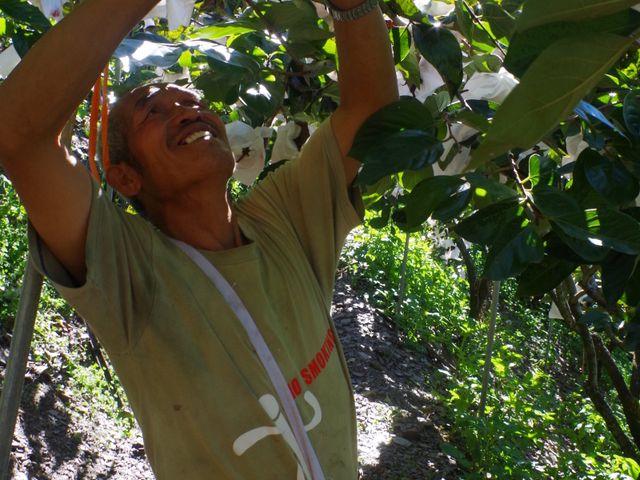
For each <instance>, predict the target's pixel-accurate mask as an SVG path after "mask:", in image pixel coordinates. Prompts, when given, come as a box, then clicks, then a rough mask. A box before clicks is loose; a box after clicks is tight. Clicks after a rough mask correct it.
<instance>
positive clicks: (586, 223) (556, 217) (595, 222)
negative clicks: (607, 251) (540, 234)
mask: <svg viewBox="0 0 640 480" xmlns="http://www.w3.org/2000/svg"><path fill="white" fill-rule="evenodd" d="M533 198H534V201H535V205H536V207H537V208H538V209H539V210H540V211H541V212H542V214H543V215H544V216H545V217H546V218H547V219H548V220H549V221H550V222H551V224H552V226H553V227H554V228H557V229H559V230H560V231H561V232H562V233H563V234H564V235H565V236H567V237H570V238H575V239H577V240H580V241H584V242H588V243H591V244H592V245H594V246H596V247H600V246H602V247H608V248H611V249H613V250H616V251H618V252H621V253H627V254H630V255H635V254H638V253H640V223H638V222H637V221H636V220H635V219H634V218H633V217H631V216H629V215H626V214H624V213H621V212H619V211H617V210H615V209H613V208H609V207H600V208H591V209H587V210H582V209H581V208H580V207H579V206H578V203H577V202H576V201H575V200H574V199H573V198H571V197H570V196H569V195H568V194H566V193H563V192H560V191H559V190H555V189H553V188H550V187H545V186H538V187H536V188H535V189H534V190H533Z"/></svg>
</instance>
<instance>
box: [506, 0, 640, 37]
mask: <svg viewBox="0 0 640 480" xmlns="http://www.w3.org/2000/svg"><path fill="white" fill-rule="evenodd" d="M637 3H638V2H637V1H636V0H562V1H561V2H556V1H553V0H527V1H525V2H524V8H523V9H522V15H520V17H519V18H518V22H517V23H516V28H517V29H518V31H520V32H522V31H524V30H527V29H529V28H532V27H536V26H538V25H543V24H545V23H553V22H561V21H563V20H567V21H570V22H579V21H581V20H589V19H593V18H598V17H603V16H605V15H611V14H612V13H615V12H617V11H620V10H624V9H626V8H629V7H633V6H634V5H636V4H637Z"/></svg>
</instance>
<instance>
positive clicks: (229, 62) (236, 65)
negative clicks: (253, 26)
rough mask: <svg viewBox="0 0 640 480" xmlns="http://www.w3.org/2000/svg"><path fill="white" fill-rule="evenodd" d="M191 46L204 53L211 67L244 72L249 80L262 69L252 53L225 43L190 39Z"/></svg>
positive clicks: (188, 44)
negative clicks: (246, 52)
mask: <svg viewBox="0 0 640 480" xmlns="http://www.w3.org/2000/svg"><path fill="white" fill-rule="evenodd" d="M185 45H186V46H188V47H189V48H191V49H193V50H195V51H197V52H200V53H202V54H204V55H205V56H206V57H207V61H208V62H209V65H211V68H213V69H217V70H219V71H220V72H221V73H222V72H230V71H235V72H242V73H243V74H244V75H245V78H246V79H247V80H249V79H253V77H255V76H256V75H257V74H258V72H259V71H260V64H259V63H258V62H257V61H256V60H255V59H254V58H253V57H252V56H250V55H247V54H245V53H242V52H239V51H237V50H235V49H233V48H229V47H227V46H225V45H220V44H217V43H215V42H209V41H206V40H189V41H187V42H185Z"/></svg>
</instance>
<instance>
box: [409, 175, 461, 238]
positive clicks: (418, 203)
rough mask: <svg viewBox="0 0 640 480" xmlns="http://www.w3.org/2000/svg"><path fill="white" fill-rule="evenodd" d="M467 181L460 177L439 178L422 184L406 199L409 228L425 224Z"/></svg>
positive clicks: (424, 181) (427, 180)
mask: <svg viewBox="0 0 640 480" xmlns="http://www.w3.org/2000/svg"><path fill="white" fill-rule="evenodd" d="M464 184H465V181H464V180H462V179H460V178H458V177H449V176H439V177H431V178H427V179H426V180H423V181H422V182H420V183H419V184H418V185H416V187H415V188H414V189H413V190H412V191H411V193H410V194H409V195H407V196H406V197H405V203H406V205H407V207H406V215H407V217H406V219H407V226H408V227H409V228H413V227H416V226H418V225H421V224H422V223H424V222H425V221H426V220H427V218H429V217H430V216H431V214H432V213H433V212H434V210H436V209H437V208H438V207H439V206H440V205H442V204H444V203H447V202H448V201H450V197H451V196H452V195H453V194H455V193H456V192H457V191H458V190H459V189H460V187H461V186H463V185H464Z"/></svg>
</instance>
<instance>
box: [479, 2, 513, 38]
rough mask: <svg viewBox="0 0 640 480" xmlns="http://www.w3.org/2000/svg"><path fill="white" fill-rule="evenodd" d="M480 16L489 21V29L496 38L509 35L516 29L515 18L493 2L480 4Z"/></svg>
mask: <svg viewBox="0 0 640 480" xmlns="http://www.w3.org/2000/svg"><path fill="white" fill-rule="evenodd" d="M482 18H483V20H486V21H487V22H489V25H490V26H491V31H492V32H493V34H494V35H495V36H496V38H498V39H500V38H508V37H510V36H511V34H512V33H513V32H514V30H515V29H516V20H515V18H513V16H512V15H511V14H509V13H508V12H506V11H505V10H504V9H503V8H502V7H501V6H500V5H498V4H497V3H495V2H486V3H484V4H483V5H482ZM509 48H511V44H509Z"/></svg>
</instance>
